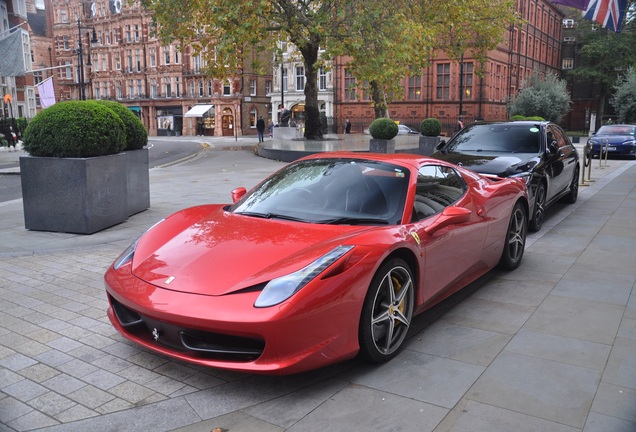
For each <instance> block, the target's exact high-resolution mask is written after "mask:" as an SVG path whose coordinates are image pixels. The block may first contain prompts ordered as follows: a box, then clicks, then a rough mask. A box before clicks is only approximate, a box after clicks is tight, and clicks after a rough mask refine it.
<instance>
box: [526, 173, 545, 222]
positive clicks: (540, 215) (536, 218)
mask: <svg viewBox="0 0 636 432" xmlns="http://www.w3.org/2000/svg"><path fill="white" fill-rule="evenodd" d="M544 218H545V186H544V185H543V183H539V185H538V186H537V190H536V192H535V199H534V210H533V211H532V220H531V221H530V224H529V228H530V229H531V230H532V231H539V230H540V229H541V226H542V225H543V219H544Z"/></svg>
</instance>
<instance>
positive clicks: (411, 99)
mask: <svg viewBox="0 0 636 432" xmlns="http://www.w3.org/2000/svg"><path fill="white" fill-rule="evenodd" d="M517 12H518V13H519V15H520V16H521V18H523V20H524V24H523V26H521V27H520V28H508V29H506V31H505V35H504V42H503V43H501V44H499V46H498V47H497V48H496V49H494V50H491V51H489V52H488V53H487V59H486V62H485V63H484V64H483V67H482V65H480V64H479V63H478V61H477V60H476V59H474V58H472V57H470V55H469V52H467V53H466V55H464V56H463V57H462V59H461V60H460V61H456V60H455V61H454V60H451V59H450V58H448V57H447V56H446V54H445V53H444V52H441V51H438V52H436V53H435V56H434V58H433V60H432V62H431V65H430V66H429V67H427V68H426V69H424V70H423V71H422V73H421V74H420V75H418V76H412V77H407V78H404V79H402V80H401V83H402V88H403V93H402V94H401V95H398V96H397V97H396V98H395V99H394V100H393V102H391V104H390V105H389V108H388V114H389V116H390V117H391V118H392V119H395V120H396V121H400V122H401V123H404V124H407V125H409V126H412V127H415V128H418V129H419V124H420V123H421V121H422V120H423V119H425V118H428V117H435V118H438V119H439V120H440V121H441V122H442V125H443V130H444V132H445V133H446V134H452V133H453V132H454V130H455V129H456V128H457V125H458V120H461V121H463V122H464V123H465V122H472V121H475V120H488V121H496V120H505V119H507V118H508V113H507V108H506V105H507V102H508V101H509V100H510V98H511V97H512V96H514V95H515V94H516V93H517V91H518V90H519V89H520V88H521V85H522V83H523V80H524V79H525V78H528V77H530V75H531V74H532V73H533V72H534V71H537V72H540V73H542V74H547V73H559V72H560V61H561V34H562V19H563V16H564V15H563V13H562V12H561V11H560V10H559V9H558V8H557V7H556V6H554V5H553V4H552V3H551V2H550V1H548V0H518V1H517ZM480 70H481V72H480V73H478V72H479V71H480ZM334 91H335V93H334V112H335V117H336V122H337V123H338V124H339V125H344V122H345V120H346V119H349V120H350V121H351V123H352V124H353V131H354V132H362V131H363V130H364V129H365V128H368V127H369V124H370V123H371V122H372V121H373V119H374V115H375V114H374V110H373V107H372V106H371V99H370V95H369V91H368V89H366V88H365V87H364V86H363V85H361V83H358V82H356V80H355V78H354V77H353V76H352V75H351V74H350V73H349V71H348V69H347V58H346V57H340V58H337V59H335V61H334ZM340 129H341V128H340Z"/></svg>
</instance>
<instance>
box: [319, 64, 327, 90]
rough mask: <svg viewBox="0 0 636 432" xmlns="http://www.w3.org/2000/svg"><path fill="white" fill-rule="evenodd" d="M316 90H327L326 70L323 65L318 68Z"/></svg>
mask: <svg viewBox="0 0 636 432" xmlns="http://www.w3.org/2000/svg"><path fill="white" fill-rule="evenodd" d="M318 90H327V71H326V70H325V67H324V66H320V69H318Z"/></svg>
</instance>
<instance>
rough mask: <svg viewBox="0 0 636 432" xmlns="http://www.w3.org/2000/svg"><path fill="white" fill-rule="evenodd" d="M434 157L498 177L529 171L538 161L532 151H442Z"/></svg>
mask: <svg viewBox="0 0 636 432" xmlns="http://www.w3.org/2000/svg"><path fill="white" fill-rule="evenodd" d="M432 157H434V158H437V159H441V160H443V161H446V162H450V163H453V164H456V165H459V166H462V167H464V168H468V169H470V170H473V171H475V172H478V173H480V174H490V175H496V176H499V177H510V176H512V175H515V174H521V173H524V172H529V171H532V170H533V169H534V167H535V166H536V165H537V164H538V163H539V157H538V156H537V155H536V154H534V153H505V154H504V155H492V154H490V155H489V154H481V153H473V154H470V153H449V152H447V153H442V152H440V151H438V152H436V153H435V154H433V156H432Z"/></svg>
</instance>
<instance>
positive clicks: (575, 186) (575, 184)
mask: <svg viewBox="0 0 636 432" xmlns="http://www.w3.org/2000/svg"><path fill="white" fill-rule="evenodd" d="M578 196H579V168H578V167H577V168H576V169H575V170H574V176H573V177H572V183H570V192H568V194H567V195H565V196H564V197H563V198H562V201H563V202H564V203H567V204H574V203H575V202H576V200H577V198H578Z"/></svg>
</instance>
